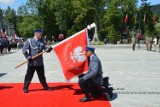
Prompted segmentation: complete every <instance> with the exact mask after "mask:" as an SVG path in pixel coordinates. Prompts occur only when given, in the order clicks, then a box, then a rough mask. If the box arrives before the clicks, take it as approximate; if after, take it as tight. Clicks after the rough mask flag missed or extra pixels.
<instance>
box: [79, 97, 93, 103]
mask: <svg viewBox="0 0 160 107" xmlns="http://www.w3.org/2000/svg"><path fill="white" fill-rule="evenodd" d="M90 100H91V99H90V98H88V97H84V98H82V99H80V102H87V101H90Z"/></svg>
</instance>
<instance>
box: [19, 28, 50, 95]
mask: <svg viewBox="0 0 160 107" xmlns="http://www.w3.org/2000/svg"><path fill="white" fill-rule="evenodd" d="M44 50H45V51H46V52H50V51H51V50H52V48H51V47H47V46H46V45H45V43H44V40H43V39H42V30H41V29H37V30H35V31H34V37H33V38H30V39H28V40H27V41H26V42H25V44H24V46H23V49H22V51H23V54H24V56H25V57H26V59H27V60H28V68H27V73H26V76H25V80H24V87H23V91H24V93H28V87H29V84H30V83H31V80H32V78H33V75H34V72H35V71H37V74H38V78H39V80H40V83H41V84H42V86H43V89H44V90H48V91H51V88H49V86H48V85H47V83H46V78H45V74H44V64H43V56H42V55H41V56H39V57H37V58H35V59H32V57H33V56H35V55H37V54H39V53H41V52H42V51H44Z"/></svg>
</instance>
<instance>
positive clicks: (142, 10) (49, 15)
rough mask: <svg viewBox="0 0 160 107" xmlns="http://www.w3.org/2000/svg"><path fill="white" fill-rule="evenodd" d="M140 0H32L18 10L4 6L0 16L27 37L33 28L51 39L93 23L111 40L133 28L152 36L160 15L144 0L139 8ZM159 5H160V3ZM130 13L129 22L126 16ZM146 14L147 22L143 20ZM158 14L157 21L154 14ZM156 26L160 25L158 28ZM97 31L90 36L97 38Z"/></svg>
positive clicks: (70, 33) (103, 36)
mask: <svg viewBox="0 0 160 107" xmlns="http://www.w3.org/2000/svg"><path fill="white" fill-rule="evenodd" d="M137 2H138V0H28V1H27V3H26V4H24V5H21V6H20V7H19V8H18V9H17V11H16V10H14V9H11V8H10V7H8V8H7V9H5V10H2V9H0V18H1V20H0V21H2V19H5V20H7V21H8V22H10V23H13V24H14V26H15V31H16V33H17V34H18V35H20V36H23V37H30V36H32V35H33V30H34V29H37V28H42V29H43V31H44V34H45V35H48V38H51V36H55V38H57V37H58V35H59V34H61V33H63V34H64V35H65V36H66V37H67V36H71V35H72V34H74V33H76V32H78V31H80V30H82V29H84V28H86V26H87V25H88V24H91V23H93V22H95V23H96V25H97V27H98V34H99V37H100V39H101V40H102V39H104V38H106V37H107V38H108V39H109V40H110V41H111V42H114V41H116V40H117V36H118V35H119V36H120V37H123V35H124V34H125V33H126V34H127V32H129V31H130V30H132V29H135V30H137V31H138V30H139V29H141V31H142V33H143V34H144V35H150V36H152V34H153V33H154V32H157V31H158V32H159V30H156V29H157V28H159V27H157V26H158V25H157V24H156V23H157V22H158V17H159V16H158V14H157V13H156V12H155V11H153V8H154V7H153V6H150V4H148V3H146V1H143V0H142V4H141V6H140V7H139V6H138V5H137ZM155 8H159V7H158V5H156V7H155ZM126 15H127V16H128V19H127V22H124V19H125V18H126ZM144 15H146V21H145V22H143V19H144ZM155 15H156V17H157V18H156V22H155V21H154V17H155ZM155 26H156V27H155ZM93 32H94V31H92V33H91V34H90V35H89V36H90V38H92V37H93Z"/></svg>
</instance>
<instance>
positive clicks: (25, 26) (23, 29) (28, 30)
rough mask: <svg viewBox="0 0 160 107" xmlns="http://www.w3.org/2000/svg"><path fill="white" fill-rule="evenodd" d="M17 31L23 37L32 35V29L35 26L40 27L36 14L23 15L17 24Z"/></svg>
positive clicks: (35, 27)
mask: <svg viewBox="0 0 160 107" xmlns="http://www.w3.org/2000/svg"><path fill="white" fill-rule="evenodd" d="M18 28H19V33H20V35H22V36H24V37H31V36H33V31H34V30H35V29H37V28H42V25H41V24H40V20H39V18H38V16H36V15H29V16H25V17H24V18H23V19H22V22H21V23H19V24H18Z"/></svg>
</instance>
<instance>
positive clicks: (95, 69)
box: [83, 54, 103, 85]
mask: <svg viewBox="0 0 160 107" xmlns="http://www.w3.org/2000/svg"><path fill="white" fill-rule="evenodd" d="M102 74H103V72H102V65H101V61H100V60H99V58H98V57H97V55H96V54H93V56H91V57H90V63H89V69H88V72H87V73H86V74H85V75H84V77H83V78H84V80H87V79H92V80H93V81H94V82H95V83H97V84H100V85H102V84H103V76H102Z"/></svg>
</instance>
